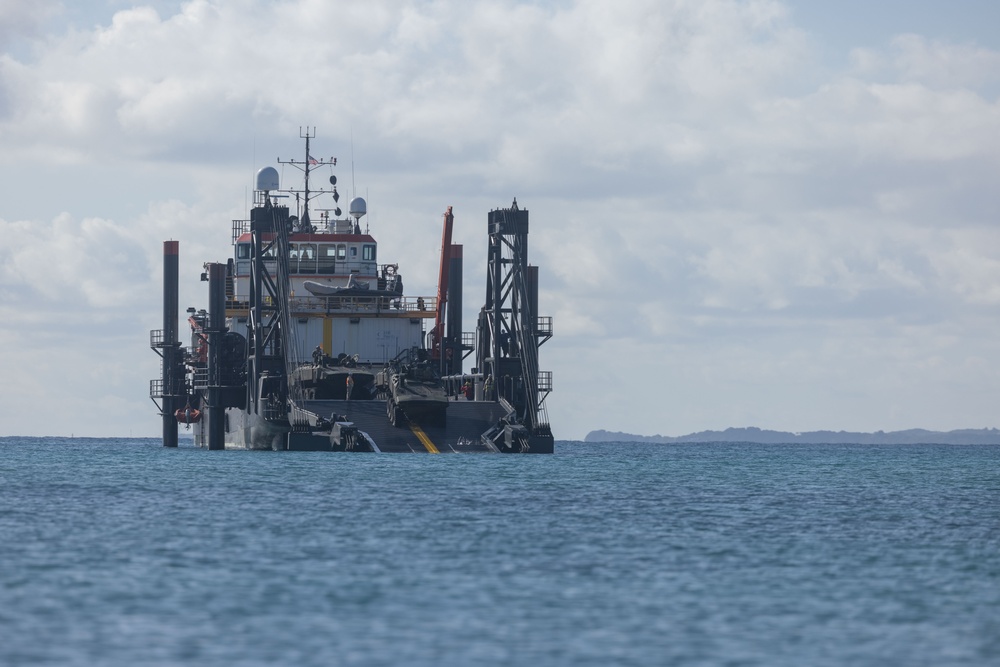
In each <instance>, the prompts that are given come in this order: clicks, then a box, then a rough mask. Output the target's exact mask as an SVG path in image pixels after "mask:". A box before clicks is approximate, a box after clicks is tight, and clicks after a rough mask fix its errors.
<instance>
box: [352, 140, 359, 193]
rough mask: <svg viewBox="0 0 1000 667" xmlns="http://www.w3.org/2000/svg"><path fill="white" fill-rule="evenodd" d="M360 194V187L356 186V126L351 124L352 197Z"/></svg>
mask: <svg viewBox="0 0 1000 667" xmlns="http://www.w3.org/2000/svg"><path fill="white" fill-rule="evenodd" d="M357 196H358V189H357V188H356V187H355V186H354V126H353V125H351V197H357Z"/></svg>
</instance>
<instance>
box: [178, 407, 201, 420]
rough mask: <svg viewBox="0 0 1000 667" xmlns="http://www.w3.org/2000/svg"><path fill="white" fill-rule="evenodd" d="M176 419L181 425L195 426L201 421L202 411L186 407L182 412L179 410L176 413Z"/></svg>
mask: <svg viewBox="0 0 1000 667" xmlns="http://www.w3.org/2000/svg"><path fill="white" fill-rule="evenodd" d="M174 417H175V418H176V419H177V422H178V423H179V424H195V423H197V422H199V421H201V410H198V409H197V408H192V407H186V408H184V409H182V410H177V411H176V412H175V413H174Z"/></svg>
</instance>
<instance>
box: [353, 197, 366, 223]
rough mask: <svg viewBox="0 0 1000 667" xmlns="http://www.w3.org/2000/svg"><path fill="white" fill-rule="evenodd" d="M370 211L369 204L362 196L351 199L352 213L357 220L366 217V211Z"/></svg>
mask: <svg viewBox="0 0 1000 667" xmlns="http://www.w3.org/2000/svg"><path fill="white" fill-rule="evenodd" d="M367 212H368V204H366V203H365V200H364V199H362V198H361V197H355V198H354V199H352V200H351V206H350V213H351V215H352V216H353V217H354V219H355V220H360V219H361V218H362V217H364V215H365V213H367Z"/></svg>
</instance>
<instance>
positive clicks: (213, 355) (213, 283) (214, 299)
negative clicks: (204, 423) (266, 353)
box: [208, 264, 226, 449]
mask: <svg viewBox="0 0 1000 667" xmlns="http://www.w3.org/2000/svg"><path fill="white" fill-rule="evenodd" d="M225 334H226V265H225V264H209V265H208V448H209V449H225V448H226V441H225V437H226V430H225V406H223V404H222V376H223V369H222V345H223V341H224V340H225Z"/></svg>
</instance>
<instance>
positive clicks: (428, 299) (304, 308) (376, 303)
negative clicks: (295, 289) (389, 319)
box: [226, 296, 437, 318]
mask: <svg viewBox="0 0 1000 667" xmlns="http://www.w3.org/2000/svg"><path fill="white" fill-rule="evenodd" d="M288 301H289V313H290V314H292V315H297V314H314V315H318V314H328V315H336V314H355V313H357V314H389V315H399V316H409V317H425V318H431V317H434V315H435V311H436V310H437V297H433V296H416V297H414V296H406V297H383V296H377V297H371V296H293V297H292V298H290V299H289V300H288ZM264 305H265V306H269V305H271V300H270V298H265V299H264ZM226 309H227V310H230V311H247V310H249V309H250V302H249V301H239V300H235V299H229V300H227V301H226Z"/></svg>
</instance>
